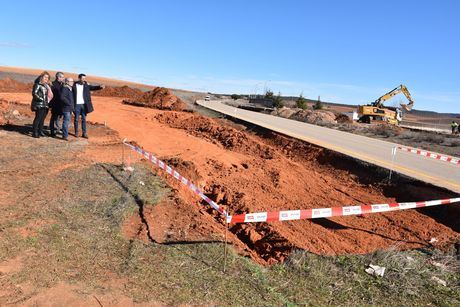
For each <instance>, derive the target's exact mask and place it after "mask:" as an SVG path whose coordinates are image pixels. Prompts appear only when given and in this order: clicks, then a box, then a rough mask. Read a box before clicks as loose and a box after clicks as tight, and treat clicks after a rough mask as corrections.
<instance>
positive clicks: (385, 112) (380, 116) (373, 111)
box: [358, 84, 414, 125]
mask: <svg viewBox="0 0 460 307" xmlns="http://www.w3.org/2000/svg"><path fill="white" fill-rule="evenodd" d="M399 93H403V94H404V95H405V96H406V98H407V100H408V101H409V103H408V104H403V103H401V104H400V107H385V106H384V105H383V104H384V102H385V101H387V100H388V99H390V98H392V97H393V96H395V95H397V94H399ZM413 106H414V100H413V99H412V96H411V95H410V93H409V90H408V89H407V87H406V86H404V85H403V84H401V85H400V86H398V87H396V88H394V89H393V90H391V91H389V92H388V93H386V94H384V95H382V96H380V97H379V98H378V99H377V100H375V101H374V102H372V103H370V104H368V105H365V106H358V116H359V120H358V121H359V122H361V123H367V124H370V123H372V122H373V121H381V122H387V123H389V124H393V125H398V124H399V123H400V122H401V120H402V116H403V113H402V112H403V110H405V111H410V110H412V107H413Z"/></svg>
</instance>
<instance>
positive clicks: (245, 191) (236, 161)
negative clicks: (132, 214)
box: [0, 94, 460, 264]
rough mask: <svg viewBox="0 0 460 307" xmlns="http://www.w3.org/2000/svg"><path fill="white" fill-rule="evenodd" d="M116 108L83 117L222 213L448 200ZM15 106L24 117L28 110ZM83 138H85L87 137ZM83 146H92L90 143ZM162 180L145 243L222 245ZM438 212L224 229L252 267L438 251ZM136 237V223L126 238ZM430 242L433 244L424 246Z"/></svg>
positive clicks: (187, 119) (169, 116) (360, 170)
mask: <svg viewBox="0 0 460 307" xmlns="http://www.w3.org/2000/svg"><path fill="white" fill-rule="evenodd" d="M18 96H19V95H18ZM23 96H26V94H23ZM26 99H29V96H27V98H26ZM119 102H120V99H117V98H108V97H95V103H97V109H96V112H94V113H93V114H92V115H91V116H92V117H91V119H92V120H95V121H97V122H104V120H105V119H106V118H110V122H109V125H110V127H111V128H113V129H115V130H117V132H119V134H120V135H123V136H125V137H127V138H128V139H130V140H133V141H137V143H138V144H139V145H140V146H144V148H145V149H146V150H148V151H151V152H153V153H154V154H156V155H157V156H158V157H159V158H160V159H162V160H164V161H167V162H168V164H171V165H172V166H173V167H174V168H177V170H178V171H179V172H180V173H181V175H183V176H185V177H186V178H189V179H191V180H193V182H194V184H196V185H197V186H198V187H199V188H200V189H201V190H202V191H203V192H204V193H205V194H206V195H207V196H208V197H210V198H211V199H213V200H214V201H215V202H217V203H218V204H219V205H223V206H225V208H226V209H227V210H228V211H229V212H230V213H231V214H239V213H243V212H258V211H276V210H289V209H309V208H324V207H339V206H345V205H361V204H375V203H394V202H398V201H403V202H404V201H416V200H428V199H440V198H448V197H452V196H453V195H451V194H449V193H448V192H447V191H445V190H441V189H437V188H434V187H430V186H428V185H423V184H421V183H417V182H415V183H414V182H412V181H407V182H402V183H401V182H398V181H397V179H396V177H395V178H393V179H394V180H395V181H393V182H394V184H393V185H387V184H385V183H386V182H387V180H385V179H387V177H388V173H387V172H383V174H380V173H382V172H381V171H380V172H379V171H378V169H374V168H366V167H365V166H363V165H361V164H358V163H356V162H354V160H352V159H347V158H346V157H343V156H340V155H338V154H334V153H331V152H329V151H327V150H325V149H322V148H318V147H315V146H313V145H310V144H308V143H304V142H300V141H298V140H295V139H290V138H287V137H283V136H280V135H277V134H275V133H271V132H267V131H265V130H262V129H254V127H252V128H251V131H246V130H245V129H246V128H245V127H244V126H242V125H229V123H228V122H227V121H223V120H217V119H210V118H206V117H202V116H199V115H197V114H192V113H189V112H174V111H160V110H156V109H150V108H149V109H147V108H145V109H140V108H136V107H132V106H129V105H125V106H124V107H120V103H119ZM25 108H27V109H29V110H30V107H29V105H27V106H25ZM19 111H20V112H21V113H22V112H23V110H21V109H20V110H19ZM30 122H31V121H30V120H29V121H28V123H30ZM134 123H135V124H134ZM102 127H103V126H102ZM13 128H14V127H13ZM10 129H12V128H11V127H10ZM14 129H18V128H14ZM21 129H22V128H21ZM90 135H91V136H93V135H94V133H92V132H91V131H90ZM90 140H91V142H93V141H94V137H92V138H91V139H90ZM78 142H80V141H78ZM114 145H115V146H113V148H114V150H113V151H107V148H102V147H101V148H99V147H94V149H93V150H92V151H91V152H86V153H85V155H84V157H85V159H91V160H93V161H99V162H100V161H104V159H107V161H114V162H115V163H119V162H120V148H119V145H120V144H119V143H116V144H115V143H114ZM0 152H1V151H0ZM125 154H127V153H126V152H125ZM131 157H132V158H133V161H132V162H133V164H134V163H135V162H136V161H134V159H135V158H134V157H138V159H140V156H139V155H136V154H135V153H132V156H131ZM149 166H151V165H150V164H149ZM154 169H155V170H158V169H157V168H154ZM159 172H160V173H161V172H163V171H159ZM382 176H383V177H382ZM162 178H166V180H167V182H168V184H169V185H170V186H171V187H172V191H173V193H174V195H173V198H172V199H171V202H164V203H162V205H161V206H154V207H153V208H151V209H149V208H148V207H145V208H144V209H145V211H144V212H143V219H145V220H146V221H147V223H148V224H149V227H148V228H149V229H150V231H151V232H152V233H150V235H151V236H152V237H153V238H155V240H156V241H157V242H168V243H171V244H172V243H174V242H200V241H207V240H210V239H212V238H210V236H214V235H215V236H216V237H218V236H219V235H220V234H222V236H220V238H223V234H224V231H225V223H224V222H223V220H222V219H221V218H220V217H219V216H218V214H217V213H216V212H215V211H214V210H212V209H209V206H208V205H206V204H205V203H204V202H202V201H201V199H200V198H198V197H197V196H196V195H195V194H194V193H192V192H191V191H190V190H189V189H188V188H187V187H185V186H184V185H182V184H180V183H178V182H177V180H175V179H174V178H173V177H171V176H169V175H167V174H166V173H165V172H163V173H162ZM0 199H1V197H0ZM11 203H14V202H11ZM442 209H443V210H448V211H442V210H438V209H436V208H434V209H433V211H429V210H430V209H420V210H408V211H404V212H393V213H383V214H374V215H364V216H350V217H334V218H330V219H317V220H304V221H293V222H275V223H269V224H264V223H261V224H247V225H232V226H231V228H230V231H229V232H228V237H229V242H230V243H231V244H233V246H234V247H235V249H236V250H238V252H240V253H241V254H244V255H247V256H250V257H251V258H252V259H254V260H256V261H258V262H259V263H262V264H268V263H275V262H279V261H283V260H284V259H285V257H286V256H288V255H289V254H290V253H291V252H292V250H295V249H304V250H308V251H310V252H314V253H318V254H327V255H337V254H346V253H369V252H373V251H375V250H379V249H385V248H390V247H394V246H395V244H396V246H397V248H398V249H410V248H418V247H426V246H430V245H432V244H434V245H436V247H442V246H447V245H449V244H451V243H452V241H454V240H455V239H456V238H458V229H460V225H459V222H458V219H456V218H455V217H456V216H458V214H457V215H456V214H452V213H451V212H450V211H449V210H450V207H443V208H442ZM149 210H152V211H149ZM430 212H434V213H435V214H431V213H430ZM436 213H438V214H439V215H436ZM138 229H139V227H137V225H136V226H135V227H134V228H133V233H137V232H136V231H138ZM432 238H436V240H437V241H436V242H435V243H430V241H432ZM213 240H215V238H213Z"/></svg>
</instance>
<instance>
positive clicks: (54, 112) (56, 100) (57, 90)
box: [49, 71, 64, 137]
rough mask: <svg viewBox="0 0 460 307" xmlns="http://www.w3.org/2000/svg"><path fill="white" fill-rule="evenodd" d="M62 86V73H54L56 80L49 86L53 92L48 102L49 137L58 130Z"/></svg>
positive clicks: (54, 134)
mask: <svg viewBox="0 0 460 307" xmlns="http://www.w3.org/2000/svg"><path fill="white" fill-rule="evenodd" d="M63 86H64V73H62V72H60V71H58V72H57V73H56V80H54V81H53V83H52V84H51V90H52V91H53V99H51V101H50V104H49V106H50V108H51V118H50V133H51V136H52V137H54V136H56V130H59V116H61V115H62V114H61V113H62V111H61V105H62V102H61V90H62V87H63Z"/></svg>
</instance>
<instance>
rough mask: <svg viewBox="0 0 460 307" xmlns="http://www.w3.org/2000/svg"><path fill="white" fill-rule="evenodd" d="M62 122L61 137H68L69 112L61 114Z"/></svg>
mask: <svg viewBox="0 0 460 307" xmlns="http://www.w3.org/2000/svg"><path fill="white" fill-rule="evenodd" d="M62 114H63V116H64V121H63V122H62V137H63V138H65V139H66V138H68V137H69V123H70V114H71V113H70V112H63V113H62Z"/></svg>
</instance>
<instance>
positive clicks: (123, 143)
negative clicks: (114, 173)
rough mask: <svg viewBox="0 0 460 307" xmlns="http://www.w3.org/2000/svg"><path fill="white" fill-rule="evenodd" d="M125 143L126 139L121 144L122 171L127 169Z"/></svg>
mask: <svg viewBox="0 0 460 307" xmlns="http://www.w3.org/2000/svg"><path fill="white" fill-rule="evenodd" d="M125 141H126V139H123V141H122V142H121V167H122V169H124V168H125Z"/></svg>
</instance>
